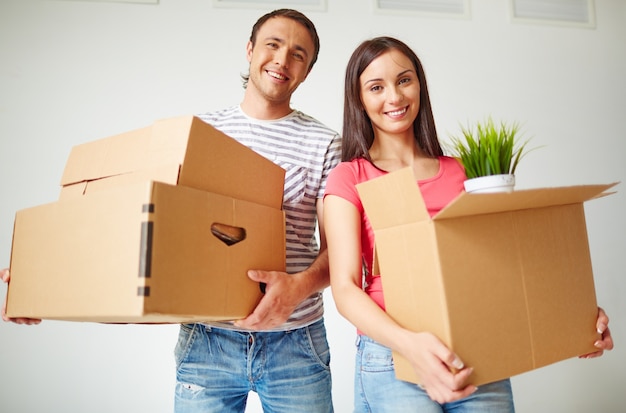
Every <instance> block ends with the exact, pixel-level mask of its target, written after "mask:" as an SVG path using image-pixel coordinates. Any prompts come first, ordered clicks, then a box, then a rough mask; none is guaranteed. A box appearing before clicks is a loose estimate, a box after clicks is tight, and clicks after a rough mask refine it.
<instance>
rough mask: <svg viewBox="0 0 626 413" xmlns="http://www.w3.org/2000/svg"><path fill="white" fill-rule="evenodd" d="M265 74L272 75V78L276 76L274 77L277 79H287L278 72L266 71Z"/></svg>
mask: <svg viewBox="0 0 626 413" xmlns="http://www.w3.org/2000/svg"><path fill="white" fill-rule="evenodd" d="M267 74H268V75H270V76H272V77H273V78H276V79H279V80H287V76H283V75H281V74H280V73H275V72H267Z"/></svg>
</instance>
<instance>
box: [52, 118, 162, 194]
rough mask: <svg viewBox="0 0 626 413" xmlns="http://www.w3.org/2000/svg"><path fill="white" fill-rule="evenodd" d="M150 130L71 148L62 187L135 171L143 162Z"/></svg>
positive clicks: (140, 130) (138, 130)
mask: <svg viewBox="0 0 626 413" xmlns="http://www.w3.org/2000/svg"><path fill="white" fill-rule="evenodd" d="M149 140H150V128H149V127H148V128H142V129H137V130H133V131H130V132H127V133H123V134H119V135H115V136H111V137H108V138H103V139H98V140H95V141H92V142H87V143H83V144H80V145H76V146H74V147H73V148H72V150H71V152H70V155H69V158H68V160H67V163H66V164H65V170H64V171H63V176H62V177H61V185H62V186H65V185H71V184H75V183H77V182H85V181H90V180H94V179H98V178H103V177H108V176H114V175H120V174H123V173H128V172H132V171H134V170H136V169H137V167H138V166H139V165H142V164H143V163H144V161H143V158H144V157H145V156H146V152H145V150H144V148H145V147H146V146H147V145H148V142H149Z"/></svg>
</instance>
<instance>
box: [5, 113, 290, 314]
mask: <svg viewBox="0 0 626 413" xmlns="http://www.w3.org/2000/svg"><path fill="white" fill-rule="evenodd" d="M163 171H165V172H167V173H165V174H163ZM261 175H263V176H264V177H265V179H263V180H259V179H258V177H259V176H261ZM163 177H165V178H163ZM200 178H201V179H200ZM161 179H162V180H163V181H165V182H158V181H159V180H161ZM283 181H284V170H282V168H280V167H278V166H276V165H275V164H274V163H272V162H271V161H269V160H266V159H264V158H263V157H261V156H260V155H258V154H256V153H255V152H254V151H252V150H250V149H249V148H247V147H245V146H244V145H241V144H239V143H238V142H236V141H235V140H233V139H231V138H229V137H227V136H226V135H223V134H222V133H220V132H218V131H217V130H215V129H214V128H212V127H211V126H209V125H207V124H205V123H204V122H202V121H201V120H199V119H197V118H193V117H185V118H174V119H169V120H164V121H158V122H156V123H155V124H154V125H153V126H152V127H150V128H144V129H141V130H139V131H132V132H129V133H127V134H122V135H117V136H114V137H111V138H105V139H102V140H98V141H94V142H90V143H87V144H83V145H79V146H77V147H75V148H74V149H73V150H72V153H71V155H70V158H69V160H68V163H67V166H66V170H65V174H64V177H63V183H64V187H63V189H62V191H61V197H60V200H59V201H57V202H54V203H50V204H46V205H40V206H36V207H32V208H27V209H24V210H21V211H18V212H17V213H16V218H15V227H14V235H13V248H12V254H11V282H10V284H9V290H8V297H7V299H8V301H7V315H8V316H9V317H30V318H43V319H57V320H73V321H97V322H115V323H166V322H186V321H209V320H230V319H237V318H242V317H245V316H246V315H248V314H249V313H250V312H251V311H252V309H253V308H254V307H255V306H256V304H257V303H258V301H259V300H260V298H261V297H262V292H261V291H260V286H259V284H258V283H255V282H252V281H251V280H250V279H249V278H248V277H247V275H246V271H247V270H248V269H265V270H282V269H284V268H285V234H284V213H283V211H282V209H281V204H282V196H283ZM176 184H177V185H176ZM81 194H84V195H81ZM214 224H218V225H222V227H223V226H224V225H225V226H228V227H232V228H241V229H242V230H240V233H241V234H240V236H239V238H243V239H242V240H241V241H240V242H236V243H232V242H224V241H223V240H222V239H220V237H218V236H216V234H217V235H220V233H219V232H215V229H216V227H215V225H214ZM243 231H245V236H243V234H244V232H243Z"/></svg>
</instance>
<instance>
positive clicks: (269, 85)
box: [246, 17, 315, 104]
mask: <svg viewBox="0 0 626 413" xmlns="http://www.w3.org/2000/svg"><path fill="white" fill-rule="evenodd" d="M246 50H247V58H248V62H250V79H249V81H248V86H247V88H248V89H251V88H252V90H250V92H254V93H257V94H259V95H260V96H261V97H263V98H264V99H266V100H268V101H270V102H273V103H276V104H281V103H282V104H284V103H287V104H289V101H290V99H291V95H292V94H293V92H294V91H295V90H296V88H297V87H298V86H299V85H300V83H302V82H303V81H304V79H306V77H307V75H308V73H309V66H310V65H311V61H312V59H313V53H314V52H315V47H314V44H313V41H312V40H311V36H310V34H309V32H308V31H307V29H306V28H305V27H304V26H302V25H301V24H300V23H298V22H296V21H294V20H292V19H289V18H285V17H274V18H271V19H269V20H268V21H266V22H265V23H264V24H263V26H261V28H260V29H259V31H258V32H257V36H256V43H255V45H254V46H253V45H252V43H251V42H248V45H247V47H246Z"/></svg>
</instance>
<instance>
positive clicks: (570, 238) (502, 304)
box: [358, 169, 614, 385]
mask: <svg viewBox="0 0 626 413" xmlns="http://www.w3.org/2000/svg"><path fill="white" fill-rule="evenodd" d="M613 185H614V184H609V185H587V186H574V187H564V188H543V189H536V190H523V191H514V192H513V193H510V194H465V193H464V194H461V195H460V196H459V197H458V198H457V199H456V200H454V201H453V202H451V204H450V205H448V206H447V207H446V208H445V209H443V210H442V211H441V212H440V213H439V214H437V215H436V216H434V217H433V218H432V219H431V218H429V217H428V214H427V213H426V211H425V208H424V204H423V200H422V199H421V195H420V192H419V188H418V186H417V185H416V183H415V181H414V179H413V174H412V171H411V170H410V169H404V170H402V171H398V172H394V173H390V174H387V175H386V176H383V177H381V178H377V179H374V180H372V181H369V182H366V183H363V184H360V185H358V190H359V193H360V195H361V198H362V200H363V205H364V207H365V210H366V212H367V214H368V217H369V218H370V221H371V223H372V226H373V228H374V232H375V234H376V248H377V257H378V264H379V267H380V270H381V274H382V281H383V291H384V295H385V305H386V308H387V312H388V313H389V314H390V315H391V316H392V317H393V318H394V319H395V320H396V321H397V322H398V323H400V324H401V325H403V326H405V327H406V328H409V329H411V330H414V331H429V332H432V333H433V334H435V335H436V336H438V337H439V338H440V339H441V340H442V341H443V342H444V343H445V344H446V345H448V346H449V347H450V348H451V349H453V351H455V352H456V353H457V354H459V356H460V357H461V358H462V359H463V360H464V362H465V364H466V365H468V366H472V367H474V373H473V375H472V377H471V380H472V382H473V383H474V384H477V385H480V384H483V383H487V382H491V381H495V380H499V379H502V378H506V377H511V376H513V375H516V374H520V373H523V372H525V371H529V370H532V369H535V368H538V367H542V366H545V365H547V364H551V363H555V362H557V361H560V360H564V359H567V358H571V357H575V356H578V355H581V354H585V353H589V352H592V351H594V347H593V342H594V341H595V340H596V339H597V337H598V335H597V333H596V332H595V320H596V316H597V304H596V296H595V287H594V282H593V273H592V268H591V258H590V254H589V246H588V241H587V231H586V223H585V216H584V208H583V202H585V201H586V200H589V199H592V198H594V197H597V196H600V195H602V194H603V193H604V192H605V191H606V190H607V189H608V188H610V187H612V186H613ZM394 363H395V369H396V376H397V377H398V378H400V379H402V380H407V381H411V382H415V383H419V377H417V376H416V375H415V372H414V370H413V369H412V367H411V366H410V365H409V363H408V362H407V361H406V360H405V359H404V358H402V357H401V356H400V355H399V354H396V353H394Z"/></svg>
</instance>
